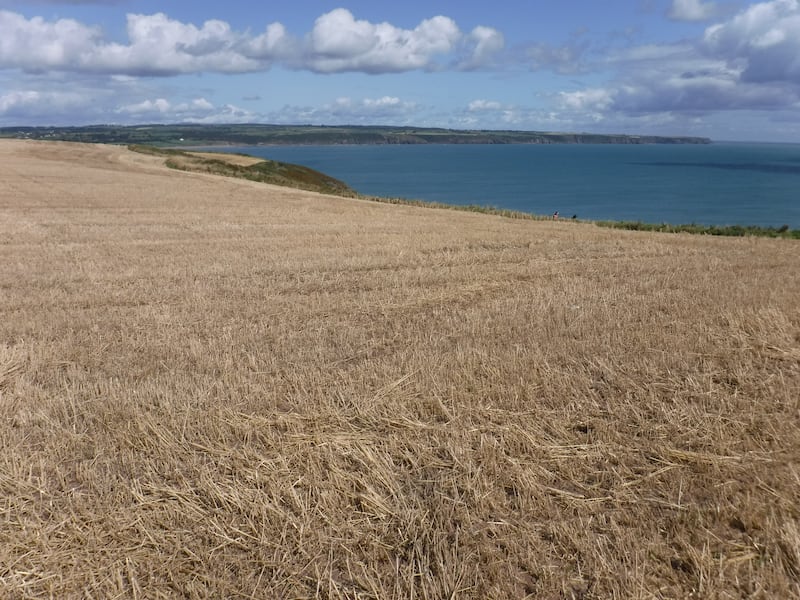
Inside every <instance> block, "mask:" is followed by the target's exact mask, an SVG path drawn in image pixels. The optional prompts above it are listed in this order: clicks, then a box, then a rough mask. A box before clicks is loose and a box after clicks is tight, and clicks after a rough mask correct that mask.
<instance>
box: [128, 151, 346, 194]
mask: <svg viewBox="0 0 800 600" xmlns="http://www.w3.org/2000/svg"><path fill="white" fill-rule="evenodd" d="M128 148H129V149H130V150H133V151H135V152H140V153H143V154H150V155H155V156H164V157H166V158H167V160H166V165H167V166H168V167H171V168H173V169H179V170H182V171H195V172H203V173H213V174H215V175H224V176H226V177H238V178H239V179H248V180H250V181H257V182H260V183H270V184H273V185H281V186H284V187H293V188H298V189H302V190H308V191H312V192H320V193H322V194H334V195H337V196H350V197H353V196H356V195H357V194H356V192H355V191H354V190H353V189H352V188H350V187H349V186H348V185H347V184H346V183H344V182H343V181H340V180H338V179H335V178H333V177H330V176H329V175H325V174H324V173H320V172H319V171H315V170H314V169H310V168H308V167H304V166H301V165H293V164H290V163H283V162H278V161H274V160H262V161H260V162H257V163H255V164H252V165H248V166H243V165H236V164H233V163H231V162H230V161H228V160H225V156H228V155H223V154H220V158H219V159H214V158H208V157H206V156H198V155H196V154H192V153H191V152H183V151H181V150H174V149H165V148H155V147H153V146H143V145H131V146H128Z"/></svg>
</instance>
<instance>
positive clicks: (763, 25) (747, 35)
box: [703, 0, 800, 84]
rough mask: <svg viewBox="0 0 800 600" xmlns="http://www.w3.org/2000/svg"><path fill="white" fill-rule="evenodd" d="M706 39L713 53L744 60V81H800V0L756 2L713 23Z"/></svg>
mask: <svg viewBox="0 0 800 600" xmlns="http://www.w3.org/2000/svg"><path fill="white" fill-rule="evenodd" d="M703 42H704V46H705V49H706V50H707V51H708V52H709V53H710V54H712V55H714V56H716V57H719V58H720V59H724V60H726V61H728V62H729V63H734V62H738V63H740V64H742V65H743V68H742V74H741V78H742V81H746V82H755V83H765V82H781V81H783V82H791V83H794V84H800V1H799V0H773V1H771V2H762V3H759V4H754V5H753V6H751V7H749V8H748V9H746V10H745V11H743V12H741V13H739V14H738V15H736V16H735V17H734V18H733V19H731V20H730V21H728V22H727V23H722V24H718V25H714V26H712V27H709V28H708V29H707V30H706V32H705V36H704V38H703Z"/></svg>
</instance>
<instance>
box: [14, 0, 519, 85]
mask: <svg viewBox="0 0 800 600" xmlns="http://www.w3.org/2000/svg"><path fill="white" fill-rule="evenodd" d="M127 37H128V39H127V42H126V43H121V42H116V41H109V40H107V39H105V38H104V37H103V34H102V32H101V31H100V30H99V29H98V28H93V27H89V26H87V25H84V24H82V23H80V22H78V21H75V20H73V19H60V20H57V21H46V20H44V19H43V18H41V17H34V18H31V19H26V18H25V17H24V16H22V15H20V14H17V13H14V12H10V11H0V69H3V68H6V69H14V68H19V69H25V70H29V71H37V70H39V71H72V72H96V73H106V74H116V75H133V76H169V75H177V74H184V73H200V72H217V73H245V72H256V71H263V70H267V69H269V68H270V67H271V66H272V65H273V64H275V63H276V62H277V63H280V64H283V65H285V66H287V67H290V68H293V69H298V70H310V71H315V72H320V73H336V72H345V71H359V72H364V73H389V72H403V71H410V70H417V69H427V70H436V69H441V68H444V66H445V65H448V64H449V65H450V66H455V67H456V68H460V69H474V68H478V67H480V66H484V65H486V64H488V63H489V62H490V61H491V60H492V58H493V56H494V55H495V54H496V53H497V52H498V51H499V50H500V49H502V47H503V45H504V40H503V36H502V34H501V33H500V32H499V31H497V30H495V29H492V28H490V27H485V26H478V27H476V28H475V29H473V30H472V32H471V33H469V34H464V33H463V32H462V31H461V30H460V29H459V27H458V26H457V25H456V23H455V21H453V20H452V19H451V18H449V17H446V16H441V15H440V16H435V17H432V18H430V19H425V20H423V21H422V22H420V23H419V25H417V26H416V27H415V28H414V29H402V28H398V27H395V26H394V25H392V24H390V23H371V22H369V21H365V20H358V19H356V18H355V17H354V16H353V14H352V13H351V12H350V11H348V10H346V9H344V8H337V9H335V10H332V11H330V12H328V13H325V14H323V15H322V16H320V17H319V18H318V19H317V20H316V22H315V23H314V26H313V28H312V30H311V31H310V32H309V33H308V34H307V35H306V36H304V37H295V36H292V35H291V34H289V33H288V32H287V30H286V28H285V27H284V26H283V25H282V24H281V23H271V24H269V25H268V26H267V27H266V28H265V30H264V31H263V33H260V34H258V35H253V34H251V33H250V32H239V31H235V30H233V29H232V28H231V26H230V25H229V24H228V23H227V22H225V21H221V20H218V19H212V20H208V21H205V22H204V23H203V24H202V25H200V26H197V25H194V24H192V23H183V22H181V21H178V20H175V19H172V18H170V17H168V16H167V15H166V14H164V13H156V14H151V15H145V14H129V15H128V16H127Z"/></svg>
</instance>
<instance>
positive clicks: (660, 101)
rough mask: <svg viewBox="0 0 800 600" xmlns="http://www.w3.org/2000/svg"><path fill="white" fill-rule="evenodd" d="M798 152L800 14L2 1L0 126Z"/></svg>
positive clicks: (421, 4) (670, 6)
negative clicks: (312, 130) (429, 135)
mask: <svg viewBox="0 0 800 600" xmlns="http://www.w3.org/2000/svg"><path fill="white" fill-rule="evenodd" d="M184 122H192V123H244V122H247V123H276V124H314V125H345V124H349V125H412V126H417V127H448V128H456V129H514V130H533V131H571V132H593V133H630V134H655V135H698V136H706V137H711V138H712V139H714V140H737V141H768V142H770V141H771V142H800V0H767V1H761V2H746V1H736V0H731V1H727V0H719V1H717V0H605V1H604V0H515V1H513V2H511V1H505V0H494V1H493V2H479V1H477V0H476V1H473V2H467V1H464V0H446V1H440V0H426V1H423V0H402V2H401V1H400V0H394V1H391V2H389V1H386V2H383V1H379V0H308V1H306V0H294V1H283V2H270V1H261V2H258V1H253V0H247V1H245V0H224V1H222V2H221V1H220V0H214V1H213V2H212V1H209V0H192V1H178V0H174V1H169V0H159V1H151V0H24V1H23V0H0V126H18V125H40V126H48V125H88V124H125V125H133V124H145V123H184Z"/></svg>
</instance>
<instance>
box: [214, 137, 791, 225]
mask: <svg viewBox="0 0 800 600" xmlns="http://www.w3.org/2000/svg"><path fill="white" fill-rule="evenodd" d="M214 150H217V151H220V150H222V151H226V152H243V153H246V154H251V155H254V156H259V157H262V158H269V159H272V160H279V161H283V162H290V163H296V164H301V165H305V166H308V167H311V168H313V169H316V170H318V171H322V172H323V173H326V174H328V175H331V176H333V177H336V178H337V179H341V180H342V181H344V182H345V183H347V184H348V185H350V186H351V187H352V188H353V189H355V190H357V191H358V192H360V193H361V194H365V195H373V196H384V197H398V198H406V199H414V200H428V201H435V202H444V203H447V204H457V205H469V204H477V205H482V206H492V207H497V208H507V209H511V210H519V211H524V212H530V213H534V214H541V215H550V214H553V213H554V212H555V211H558V212H559V213H560V215H561V217H562V218H569V217H571V216H573V215H575V216H577V217H578V218H579V219H584V220H624V221H641V222H646V223H671V224H685V223H696V224H701V225H759V226H765V227H769V226H774V227H780V226H782V225H788V226H789V227H791V228H793V229H794V228H800V144H749V143H713V144H709V145H591V144H586V145H583V144H574V145H573V144H564V145H379V146H348V145H336V146H242V147H225V148H214Z"/></svg>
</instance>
